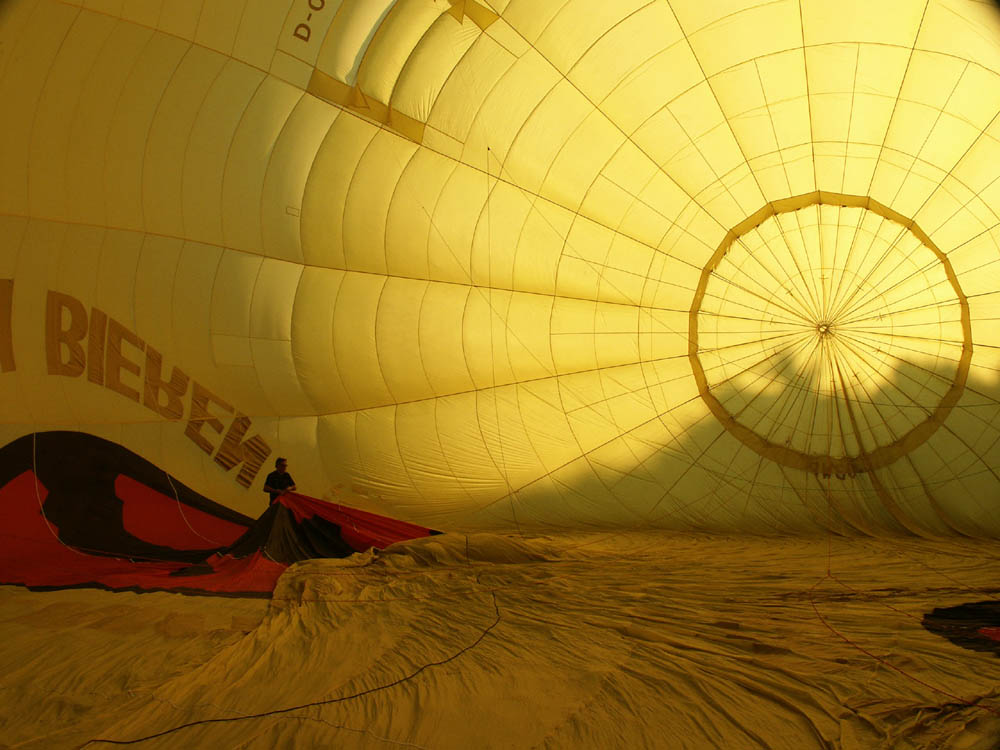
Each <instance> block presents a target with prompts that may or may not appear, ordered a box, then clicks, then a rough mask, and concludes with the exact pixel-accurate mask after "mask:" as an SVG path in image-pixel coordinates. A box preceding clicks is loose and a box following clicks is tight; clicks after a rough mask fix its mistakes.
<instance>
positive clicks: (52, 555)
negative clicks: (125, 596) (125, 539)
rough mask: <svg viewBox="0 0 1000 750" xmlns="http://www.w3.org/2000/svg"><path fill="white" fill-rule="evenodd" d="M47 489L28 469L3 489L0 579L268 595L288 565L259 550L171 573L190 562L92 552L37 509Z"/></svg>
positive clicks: (39, 584) (37, 583) (0, 493)
mask: <svg viewBox="0 0 1000 750" xmlns="http://www.w3.org/2000/svg"><path fill="white" fill-rule="evenodd" d="M47 494H48V491H47V490H46V489H45V487H44V486H43V485H42V484H41V483H40V482H37V494H36V479H35V475H34V473H33V472H32V471H31V470H30V469H29V470H28V471H25V472H24V473H23V474H20V475H18V476H17V477H15V478H14V479H12V480H11V481H10V482H8V483H7V484H6V485H5V486H4V487H0V516H2V517H3V519H4V521H5V523H4V525H3V527H2V529H0V583H18V584H23V585H26V586H34V587H49V586H51V587H59V586H79V585H87V584H91V585H92V584H97V585H100V586H104V587H107V588H110V589H139V590H145V591H156V590H178V589H180V590H184V589H186V590H190V591H214V592H219V593H261V594H269V593H270V592H271V591H273V590H274V584H275V583H276V582H277V580H278V577H279V576H280V575H281V574H282V573H283V572H284V570H285V568H286V566H285V565H281V564H280V563H276V562H273V561H271V560H268V559H267V558H265V557H263V555H261V553H260V552H257V553H254V554H253V555H250V556H249V557H246V558H243V559H241V560H235V559H233V558H231V557H220V556H218V555H216V556H215V557H213V558H211V559H210V561H209V562H210V564H211V566H212V568H213V572H211V573H207V574H205V575H198V576H171V575H170V574H171V573H172V572H174V571H176V570H180V569H182V568H184V567H185V566H186V563H173V562H155V563H154V562H132V561H131V560H126V559H120V558H114V557H102V556H99V555H88V554H84V553H83V552H80V551H78V550H75V549H73V548H71V547H68V546H66V545H65V544H63V543H62V542H60V541H59V539H58V538H57V536H56V534H57V532H58V530H57V529H56V528H55V527H54V526H53V525H52V524H50V523H48V522H47V521H46V520H45V518H44V517H43V516H42V513H41V510H40V509H39V504H38V497H39V496H40V497H41V498H42V501H43V502H44V500H45V497H46V496H47Z"/></svg>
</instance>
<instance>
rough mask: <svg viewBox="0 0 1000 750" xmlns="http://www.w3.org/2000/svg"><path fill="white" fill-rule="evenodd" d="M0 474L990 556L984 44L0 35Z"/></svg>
mask: <svg viewBox="0 0 1000 750" xmlns="http://www.w3.org/2000/svg"><path fill="white" fill-rule="evenodd" d="M0 102H2V110H3V112H2V116H0V384H2V388H0V413H2V414H3V417H2V420H0V421H2V424H0V444H6V443H8V442H10V441H12V440H14V439H16V438H18V437H20V436H23V435H25V434H29V433H32V432H39V431H45V430H60V429H61V430H78V431H83V432H89V433H92V434H95V435H98V436H100V437H103V438H106V439H109V440H113V441H115V442H117V443H120V444H122V445H124V446H126V447H127V448H129V449H130V450H132V451H134V452H136V453H138V454H140V455H141V456H143V457H144V458H146V459H148V460H149V461H151V462H153V463H154V464H156V465H157V466H159V467H161V468H163V469H164V470H165V471H167V472H169V473H170V474H172V475H173V476H175V477H177V478H178V479H180V480H181V481H183V482H185V483H186V484H188V485H189V486H191V487H192V488H194V489H196V490H197V491H199V492H201V493H202V494H204V495H207V496H209V497H211V498H213V499H215V500H217V501H219V502H222V503H224V504H226V505H228V506H231V507H233V508H235V509H237V510H239V511H242V512H244V513H248V514H250V515H257V514H258V513H259V512H260V511H261V510H263V509H264V507H266V502H267V496H266V495H264V494H263V493H262V492H261V487H262V484H263V479H264V475H265V474H266V472H267V470H268V467H269V466H270V465H271V463H273V461H274V459H275V458H276V457H277V456H279V455H280V456H286V457H288V458H289V460H290V471H291V472H293V474H294V476H295V478H296V480H297V483H298V487H299V488H300V490H303V491H305V492H307V493H308V494H312V495H316V496H322V497H329V498H334V497H336V498H338V499H339V500H340V501H342V502H348V503H350V504H355V505H359V506H361V507H366V508H370V509H373V510H377V511H378V512H380V513H383V514H387V515H395V516H397V517H402V518H406V519H408V520H412V521H416V522H419V523H421V524H425V525H429V526H434V527H437V528H441V529H445V530H449V529H472V528H492V529H514V528H521V529H558V528H632V527H638V528H647V527H665V528H673V529H696V530H716V531H726V532H735V531H746V532H798V533H814V532H823V531H825V530H830V531H834V532H838V533H865V534H900V533H907V534H919V535H942V534H961V535H971V536H995V535H997V534H998V533H1000V513H998V512H997V510H996V503H995V498H996V497H997V496H998V493H1000V473H998V472H1000V218H998V216H1000V179H998V178H1000V119H998V114H1000V11H998V10H997V9H996V8H995V7H994V6H993V5H991V4H989V3H984V2H976V1H975V0H926V1H925V0H880V1H879V2H871V0H840V1H839V2H835V3H832V2H829V1H828V0H776V1H774V2H749V1H747V0H724V1H722V0H720V1H717V2H704V1H703V0H654V1H653V2H646V1H645V0H638V1H636V0H613V1H612V0H570V2H566V0H510V1H509V2H508V1H505V0H448V1H445V0H343V1H342V2H338V1H337V0H294V2H292V1H291V0H281V1H279V0H273V1H269V2H251V1H250V0H226V1H225V2H221V1H217V0H211V1H210V0H186V1H185V2H179V1H175V0H143V1H141V2H140V1H139V0H136V1H134V2H132V1H128V0H126V1H125V2H122V0H94V1H93V2H80V3H74V2H68V1H67V2H59V3H56V2H41V1H34V0H13V1H11V2H7V3H4V4H2V5H0Z"/></svg>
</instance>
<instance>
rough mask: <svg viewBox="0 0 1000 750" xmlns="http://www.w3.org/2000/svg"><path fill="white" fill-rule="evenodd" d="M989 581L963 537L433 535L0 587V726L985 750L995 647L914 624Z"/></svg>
mask: <svg viewBox="0 0 1000 750" xmlns="http://www.w3.org/2000/svg"><path fill="white" fill-rule="evenodd" d="M828 565H829V568H830V573H831V575H827V567H828ZM998 580H1000V562H997V549H996V545H995V544H985V543H964V544H962V545H957V544H953V543H935V544H928V543H920V544H915V543H912V542H910V543H905V542H894V543H891V544H887V543H885V542H874V541H838V540H833V541H832V543H831V546H830V549H829V553H827V550H826V548H825V545H822V544H821V545H817V544H815V543H813V542H804V541H795V540H788V539H784V540H782V539H758V540H748V539H746V538H733V537H728V538H727V537H718V538H709V537H704V536H684V537H679V536H663V535H635V534H630V535H628V536H627V537H626V538H609V537H599V536H576V537H573V538H567V537H562V538H559V539H555V538H549V539H545V538H534V539H523V540H522V539H518V538H513V537H511V538H505V537H499V536H493V535H474V536H472V537H470V538H468V539H466V538H462V537H461V536H458V535H454V536H444V537H434V538H431V539H425V540H419V541H415V542H408V543H406V544H405V545H404V546H402V547H396V548H393V549H392V550H391V551H389V552H387V553H385V554H382V555H379V556H377V557H376V558H374V559H372V558H370V557H361V558H360V559H359V558H357V557H356V558H353V559H349V560H317V561H311V562H307V563H300V564H298V565H296V566H294V567H292V568H290V569H289V571H288V572H287V573H286V574H285V576H284V577H283V578H282V580H281V582H280V583H279V586H278V589H277V590H276V592H275V598H274V600H273V601H271V602H270V603H267V602H262V601H259V600H245V599H220V598H214V597H183V596H177V595H171V594H143V595H135V594H111V593H107V592H86V591H60V592H52V593H47V594H39V593H31V592H26V591H23V590H21V589H17V588H13V587H4V588H2V589H0V597H2V599H0V601H2V607H3V610H2V611H3V618H2V623H0V634H2V638H0V668H2V672H0V673H2V680H0V689H2V691H3V701H0V705H2V706H3V709H2V719H0V721H2V723H0V736H2V737H3V741H4V742H5V743H7V746H8V747H17V748H25V749H27V748H31V749H32V750H36V749H37V750H50V749H53V750H54V749H55V748H74V747H79V746H81V745H83V743H85V742H86V741H87V740H91V739H95V738H103V739H105V740H115V741H119V742H121V741H131V740H139V739H141V738H150V739H145V740H143V741H140V742H137V743H136V744H134V745H129V746H134V747H139V748H150V749H152V748H181V747H218V748H247V749H252V750H267V749H270V748H300V747H338V748H394V747H413V748H434V749H436V750H443V749H444V748H456V749H465V748H472V747H476V748H484V749H485V748H512V747H516V748H581V747H586V748H610V747H642V748H671V749H673V748H698V749H701V748H723V747H724V748H734V749H736V748H773V749H775V750H777V749H778V748H788V749H789V750H803V749H804V748H831V747H832V748H848V749H851V750H869V749H870V748H884V749H885V750H889V749H890V748H891V749H892V750H901V749H904V748H906V749H909V748H920V749H924V748H940V749H942V750H943V749H944V748H949V749H953V750H958V748H962V749H963V750H971V749H973V748H977V749H980V750H987V749H992V748H995V747H996V742H997V738H998V736H1000V695H998V690H1000V687H998V686H1000V659H998V658H997V655H996V653H979V652H975V651H970V650H966V649H963V648H960V647H958V646H956V645H953V644H952V643H950V642H949V641H948V640H946V639H945V638H942V637H940V636H938V635H935V634H933V633H931V632H929V631H928V630H927V629H925V628H924V627H923V626H922V624H921V622H922V618H923V616H924V615H925V613H927V612H928V611H930V610H931V609H933V608H935V607H945V606H951V605H955V604H959V603H962V602H967V601H975V600H978V599H984V598H990V597H995V596H996V589H997V581H998ZM997 645H998V646H1000V644H997ZM240 717H243V718H240ZM160 733H164V734H162V735H161V736H159V737H153V736H154V735H157V734H160ZM114 746H115V745H110V744H107V743H100V742H92V743H90V744H88V745H85V747H87V748H93V749H95V750H96V749H98V748H110V747H114Z"/></svg>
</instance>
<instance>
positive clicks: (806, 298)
mask: <svg viewBox="0 0 1000 750" xmlns="http://www.w3.org/2000/svg"><path fill="white" fill-rule="evenodd" d="M813 206H815V207H816V208H812V207H813ZM803 209H810V210H809V211H807V212H806V213H804V214H802V216H801V217H799V218H797V219H796V222H797V223H794V222H793V224H787V222H785V219H783V218H781V215H782V214H789V213H794V212H798V211H801V210H803ZM827 209H828V210H827ZM845 209H846V210H849V211H858V210H860V211H859V215H858V217H856V218H857V226H859V227H860V226H863V224H862V222H868V223H867V224H864V226H871V227H874V229H872V231H871V232H869V233H868V234H866V235H863V236H865V237H870V238H876V237H877V236H878V231H882V229H881V228H882V227H883V226H885V225H893V226H894V227H895V229H893V230H892V231H893V232H895V233H896V235H897V238H896V239H894V240H893V241H892V242H889V243H888V244H887V246H886V248H882V249H880V250H879V252H880V253H881V254H882V255H883V256H884V257H883V258H882V260H880V261H879V262H878V263H877V264H876V266H875V267H874V268H870V267H869V266H870V265H871V263H870V262H869V261H868V260H867V258H869V257H871V256H872V255H873V253H874V250H872V251H871V252H869V251H865V250H864V249H862V250H855V248H854V246H855V244H857V241H856V239H855V240H852V243H853V244H852V245H851V250H844V251H842V252H839V253H838V251H837V250H836V249H835V248H830V247H828V246H827V245H825V244H823V243H822V242H820V241H819V240H817V241H816V243H815V245H814V246H813V245H810V244H809V243H808V242H807V241H806V236H805V234H804V233H802V232H800V233H799V235H794V234H792V236H799V237H800V238H801V241H799V242H789V241H788V236H789V234H790V233H792V232H793V229H794V226H810V224H809V222H812V226H819V227H822V226H823V225H824V221H825V220H827V218H829V219H830V220H832V221H834V222H837V221H841V213H842V212H843V211H844V210H845ZM851 221H855V219H853V218H852V220H851ZM803 222H805V224H803ZM786 224H787V225H786ZM837 226H838V228H839V226H840V225H839V224H837ZM789 227H792V229H790V228H789ZM744 236H746V238H745V239H744ZM821 236H822V235H821ZM902 236H905V237H906V242H905V243H903V244H901V243H900V241H899V239H898V237H902ZM773 238H777V239H774V241H773V242H772V239H773ZM871 241H872V242H874V240H871ZM875 247H876V245H875V244H872V248H875ZM878 247H879V248H881V245H878ZM893 253H895V254H896V255H897V256H900V257H898V258H895V259H894V260H893V261H891V262H887V261H888V260H889V259H890V258H891V257H892V254H893ZM917 253H919V254H920V264H921V267H922V268H923V273H930V274H932V275H933V278H934V279H935V282H934V283H935V285H936V287H937V288H938V290H939V292H940V293H943V296H941V297H940V299H937V300H936V304H931V305H924V306H920V307H914V305H913V293H914V290H913V289H911V288H908V287H905V286H904V282H908V281H909V280H911V279H914V278H917V277H916V276H915V275H914V274H911V275H909V276H906V277H905V278H904V279H903V280H902V281H901V280H899V279H897V278H896V277H894V276H893V273H895V269H898V268H901V267H902V266H903V263H904V262H913V261H912V258H913V257H915V256H916V254H917ZM876 257H877V256H876ZM866 263H867V264H868V265H865V264H866ZM883 266H884V267H885V268H886V269H891V272H889V271H886V272H882V273H881V275H878V274H876V273H875V268H879V267H883ZM783 269H787V270H786V271H783ZM796 271H797V273H796ZM897 275H898V274H897ZM913 283H914V284H916V282H913ZM949 291H950V294H949V293H948V292H949ZM706 300H707V302H706V307H705V309H704V310H703V309H702V303H703V301H706ZM945 305H947V306H950V307H952V308H957V312H958V315H957V316H954V315H952V316H951V317H952V318H954V317H957V320H948V321H945V323H942V316H941V313H940V308H941V307H943V306H945ZM921 316H923V317H921ZM916 324H919V325H923V326H925V327H930V326H937V330H938V334H937V338H939V339H941V340H942V341H943V340H948V341H949V342H953V344H954V345H957V346H954V345H953V347H952V349H951V350H950V352H949V353H948V354H947V355H944V354H942V353H941V352H940V351H938V352H937V353H936V354H935V353H933V352H931V354H934V358H933V359H932V360H931V365H928V364H927V361H926V360H927V359H929V358H927V357H924V354H925V352H924V350H922V349H920V348H919V346H920V344H919V342H920V340H921V339H920V338H919V336H917V335H915V334H913V331H914V330H916V328H915V325H916ZM945 324H946V325H947V326H948V328H947V330H945V328H943V327H942V326H944V325H945ZM897 327H898V328H899V331H898V332H897V331H896V328H897ZM703 358H704V362H703V361H702V360H703ZM971 359H972V325H971V314H970V308H969V302H968V299H967V298H966V296H965V293H964V292H963V291H962V288H961V285H960V284H959V281H958V277H957V275H956V273H955V270H954V268H953V267H952V265H951V262H950V261H949V259H948V256H947V255H945V254H944V253H943V252H942V251H941V250H940V248H938V247H937V245H935V244H934V242H933V241H932V240H931V239H930V237H929V236H928V235H927V234H926V233H924V232H923V230H921V229H920V227H919V226H918V225H917V224H916V223H915V222H914V221H913V220H912V219H907V218H906V217H904V216H902V215H900V214H898V213H896V212H895V211H893V210H892V209H890V208H888V207H887V206H885V205H883V204H881V203H879V202H878V201H876V200H874V199H872V198H870V197H867V196H857V195H846V194H839V193H837V194H834V193H820V192H815V193H807V194H804V195H799V196H795V197H792V198H788V199H784V200H781V201H776V202H774V203H768V204H766V205H765V206H764V207H763V208H761V209H760V210H759V211H757V212H756V213H755V214H753V215H751V216H749V217H748V218H747V219H745V220H744V221H743V222H741V223H740V224H738V225H736V226H735V227H733V228H732V229H730V231H729V232H728V233H727V234H726V236H725V238H724V239H723V240H722V242H721V244H720V245H719V246H718V247H717V248H716V250H715V252H714V254H713V255H712V257H711V258H710V259H709V260H708V262H707V263H706V265H705V266H704V267H703V268H702V273H701V278H700V280H699V282H698V286H697V288H696V290H695V295H694V298H693V299H692V302H691V308H690V310H689V313H688V360H689V362H690V364H691V369H692V374H693V375H694V379H695V383H696V385H697V387H698V393H699V395H700V396H701V399H702V401H703V402H704V403H705V405H706V406H707V407H708V409H709V411H710V412H711V413H712V414H713V415H714V416H715V417H716V418H717V419H718V421H719V423H720V424H721V425H722V426H723V427H724V428H725V429H726V431H728V432H729V433H730V434H731V435H732V436H733V437H735V438H736V439H737V440H739V441H740V442H741V443H743V444H744V445H745V446H747V447H748V448H750V449H751V450H752V451H754V452H755V453H757V454H758V455H760V456H762V457H764V458H767V459H770V460H771V461H774V462H775V463H778V464H781V465H783V466H787V467H789V468H794V469H801V470H804V471H806V472H809V473H811V474H816V475H822V476H832V475H836V476H838V477H840V476H855V475H857V474H859V473H871V472H872V471H874V470H875V469H879V468H881V467H883V466H888V465H889V464H892V463H893V462H895V461H897V460H899V459H900V458H901V457H902V456H904V455H906V454H908V453H910V452H911V451H913V450H914V449H916V448H917V447H919V446H920V445H922V444H923V443H925V442H926V441H927V440H928V439H929V438H930V437H931V435H933V434H934V432H935V431H936V430H937V429H938V428H939V427H940V426H941V425H942V424H943V423H944V421H945V420H946V419H947V417H948V415H949V413H950V412H951V410H952V408H954V406H955V405H956V404H957V403H958V400H959V399H960V398H961V396H962V393H963V391H964V388H965V382H966V379H967V377H968V373H969V368H970V365H971ZM928 366H932V367H933V374H934V375H935V380H934V386H935V387H934V388H929V389H927V390H926V392H922V395H921V397H920V398H921V399H922V400H921V401H920V402H919V403H916V406H917V407H919V408H916V409H913V408H910V406H911V404H910V402H911V401H913V397H911V396H906V395H905V394H904V399H903V403H902V407H900V406H899V405H897V404H896V402H895V401H894V400H893V399H894V398H895V396H894V395H893V394H895V393H896V392H897V391H901V390H902V389H901V388H900V386H898V385H896V381H897V380H899V379H900V378H903V379H906V378H910V379H912V376H911V375H910V373H912V372H916V371H927V368H928ZM803 404H805V405H806V406H808V407H809V408H806V406H803ZM817 415H819V416H817ZM824 415H825V417H824ZM824 419H825V421H824ZM817 425H819V427H817ZM824 425H825V427H824ZM884 425H891V427H884ZM824 430H825V431H824ZM818 434H819V435H820V438H819V439H816V436H817V435H818Z"/></svg>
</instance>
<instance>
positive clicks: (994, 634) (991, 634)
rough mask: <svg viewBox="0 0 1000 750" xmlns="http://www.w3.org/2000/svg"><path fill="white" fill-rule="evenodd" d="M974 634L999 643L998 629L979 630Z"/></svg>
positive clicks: (999, 634)
mask: <svg viewBox="0 0 1000 750" xmlns="http://www.w3.org/2000/svg"><path fill="white" fill-rule="evenodd" d="M976 632H977V633H979V635H982V636H986V637H987V638H989V639H990V640H994V641H1000V628H979V630H977V631H976Z"/></svg>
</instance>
